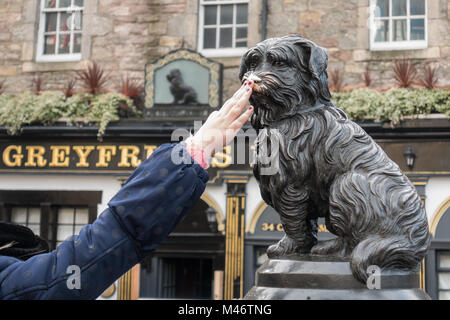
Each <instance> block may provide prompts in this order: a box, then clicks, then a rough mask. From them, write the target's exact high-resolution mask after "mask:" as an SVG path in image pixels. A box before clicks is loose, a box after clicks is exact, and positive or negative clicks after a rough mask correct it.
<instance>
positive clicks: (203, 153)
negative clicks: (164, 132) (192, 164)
mask: <svg viewBox="0 0 450 320" xmlns="http://www.w3.org/2000/svg"><path fill="white" fill-rule="evenodd" d="M186 151H187V152H188V153H189V155H190V156H191V158H192V159H194V160H195V161H196V162H197V163H198V164H199V165H200V166H201V167H202V168H203V169H205V170H206V169H208V167H209V160H210V159H211V156H212V151H211V150H209V149H208V148H207V147H206V146H204V145H203V144H202V143H201V142H200V141H198V140H197V139H196V138H195V137H194V136H191V137H189V138H188V139H187V140H186Z"/></svg>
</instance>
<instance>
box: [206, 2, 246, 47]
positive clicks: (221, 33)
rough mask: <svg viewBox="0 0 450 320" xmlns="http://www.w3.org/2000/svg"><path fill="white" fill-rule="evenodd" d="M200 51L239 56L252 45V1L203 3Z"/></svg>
mask: <svg viewBox="0 0 450 320" xmlns="http://www.w3.org/2000/svg"><path fill="white" fill-rule="evenodd" d="M199 16H200V18H199V23H200V26H199V51H200V52H202V53H203V54H205V55H207V56H239V55H241V54H243V53H244V52H245V50H246V48H247V45H248V40H247V38H248V0H200V14H199Z"/></svg>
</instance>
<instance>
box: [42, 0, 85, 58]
mask: <svg viewBox="0 0 450 320" xmlns="http://www.w3.org/2000/svg"><path fill="white" fill-rule="evenodd" d="M83 6H84V0H41V14H40V21H39V34H38V46H37V56H36V60H37V61H44V62H45V61H55V62H57V61H77V60H81V37H82V34H81V33H82V27H83V9H84V7H83Z"/></svg>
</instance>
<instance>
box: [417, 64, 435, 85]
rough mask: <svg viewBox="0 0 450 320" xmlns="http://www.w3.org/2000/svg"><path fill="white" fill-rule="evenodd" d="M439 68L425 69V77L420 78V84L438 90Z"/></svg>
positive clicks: (429, 67) (428, 67)
mask: <svg viewBox="0 0 450 320" xmlns="http://www.w3.org/2000/svg"><path fill="white" fill-rule="evenodd" d="M437 70H438V67H431V66H430V65H427V66H426V67H425V69H424V74H423V77H421V78H420V84H421V85H423V86H424V87H425V88H428V89H436V86H437V83H438V82H439V79H438V78H437V74H436V72H437Z"/></svg>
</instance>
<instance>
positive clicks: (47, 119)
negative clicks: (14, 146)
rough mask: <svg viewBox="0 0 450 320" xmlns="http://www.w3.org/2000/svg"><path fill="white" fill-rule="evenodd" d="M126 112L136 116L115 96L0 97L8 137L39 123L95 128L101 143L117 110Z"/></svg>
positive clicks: (127, 102)
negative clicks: (90, 126) (61, 122)
mask: <svg viewBox="0 0 450 320" xmlns="http://www.w3.org/2000/svg"><path fill="white" fill-rule="evenodd" d="M121 108H126V109H127V110H129V111H130V113H133V114H135V115H138V112H137V111H136V108H135V106H134V105H133V101H132V100H131V99H129V98H128V97H125V96H124V95H122V94H119V93H106V94H100V95H96V96H95V95H92V94H87V93H82V94H75V95H73V96H72V97H70V98H66V97H65V95H64V94H63V93H62V92H60V91H47V92H42V93H41V94H40V95H35V94H32V93H30V92H23V93H20V94H16V95H0V126H4V127H6V129H7V131H8V133H9V134H11V135H16V134H18V133H20V131H21V129H22V127H23V126H25V125H30V124H34V123H39V124H43V125H50V124H52V123H54V122H56V121H65V122H66V123H67V124H69V125H75V124H76V125H89V124H95V125H98V126H99V129H98V138H99V139H100V140H101V138H102V136H103V134H104V133H105V130H106V127H107V125H108V124H109V123H110V122H111V121H116V120H119V118H120V117H119V110H120V109H121Z"/></svg>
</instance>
